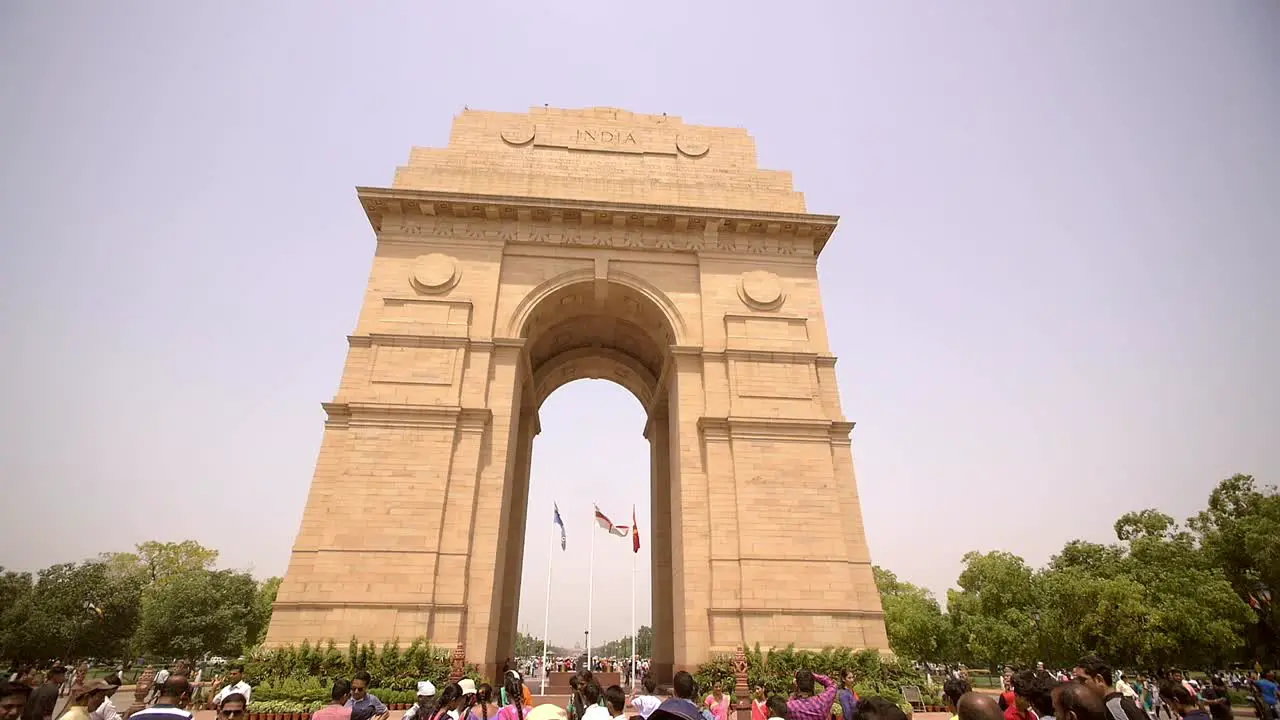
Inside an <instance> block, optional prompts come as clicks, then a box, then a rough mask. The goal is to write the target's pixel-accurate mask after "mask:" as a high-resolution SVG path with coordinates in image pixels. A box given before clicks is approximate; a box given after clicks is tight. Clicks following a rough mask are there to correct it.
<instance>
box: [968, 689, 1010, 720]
mask: <svg viewBox="0 0 1280 720" xmlns="http://www.w3.org/2000/svg"><path fill="white" fill-rule="evenodd" d="M956 717H957V718H959V720H1004V711H1003V710H1002V709H1001V708H1000V703H999V701H998V700H997V699H996V698H993V697H991V696H990V695H984V694H983V693H979V692H967V693H965V694H964V695H962V696H961V697H960V700H958V701H957V702H956Z"/></svg>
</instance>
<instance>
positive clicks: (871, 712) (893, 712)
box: [853, 697, 907, 720]
mask: <svg viewBox="0 0 1280 720" xmlns="http://www.w3.org/2000/svg"><path fill="white" fill-rule="evenodd" d="M853 717H854V720H907V714H906V713H905V712H903V711H902V708H900V707H898V705H897V703H894V702H891V701H889V700H887V699H885V698H882V697H869V698H867V699H866V700H863V701H862V702H860V703H858V711H857V712H856V713H854V716H853Z"/></svg>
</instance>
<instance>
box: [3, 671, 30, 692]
mask: <svg viewBox="0 0 1280 720" xmlns="http://www.w3.org/2000/svg"><path fill="white" fill-rule="evenodd" d="M19 676H21V673H19ZM10 695H21V696H22V697H24V698H29V697H31V688H30V687H28V686H26V685H24V684H22V683H20V682H9V681H8V680H0V698H7V697H9V696H10Z"/></svg>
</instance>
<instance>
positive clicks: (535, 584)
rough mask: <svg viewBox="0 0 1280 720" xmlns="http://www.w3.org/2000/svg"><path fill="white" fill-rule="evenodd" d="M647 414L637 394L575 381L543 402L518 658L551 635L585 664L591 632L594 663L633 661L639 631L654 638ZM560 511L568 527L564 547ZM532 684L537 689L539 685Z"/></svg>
mask: <svg viewBox="0 0 1280 720" xmlns="http://www.w3.org/2000/svg"><path fill="white" fill-rule="evenodd" d="M646 417H647V416H646V414H645V409H644V408H643V407H642V406H641V405H640V404H639V403H638V402H637V401H636V399H635V396H634V395H632V394H631V393H630V392H628V391H627V390H626V389H625V388H623V387H621V386H620V385H617V384H616V383H613V382H611V381H606V380H591V379H583V380H577V381H574V382H571V383H568V384H566V385H563V386H561V387H560V388H559V389H557V390H556V391H554V392H553V393H552V394H551V395H550V396H549V397H548V398H547V400H546V402H544V403H543V404H542V407H541V408H540V410H539V419H540V420H541V423H542V432H541V433H540V434H539V435H538V437H537V439H536V440H535V441H534V446H533V462H532V471H531V473H530V479H529V510H528V512H527V514H526V530H525V539H524V547H525V553H524V561H523V572H522V577H523V578H524V582H523V584H522V587H521V592H520V605H519V611H518V625H517V628H518V630H517V632H518V635H517V641H516V649H515V655H516V656H517V657H529V656H533V655H538V654H540V653H541V652H542V646H541V642H540V641H541V640H542V639H544V638H545V639H546V640H547V641H548V645H549V646H550V648H551V654H552V656H553V657H566V656H567V657H572V658H577V657H579V655H580V654H581V653H583V652H585V651H586V640H585V639H584V633H585V632H586V631H587V630H588V629H590V631H591V638H590V642H591V647H592V650H593V652H592V656H593V657H597V658H599V657H603V658H613V659H617V660H625V659H626V658H627V657H629V656H630V655H631V647H630V642H629V638H630V637H631V636H632V635H633V634H635V633H636V631H637V629H638V628H639V627H641V626H644V627H647V628H649V632H648V633H645V634H641V640H642V641H643V640H644V639H645V635H647V634H651V633H652V626H653V621H652V616H653V613H652V605H651V600H652V594H651V592H650V588H651V577H652V567H651V564H650V556H651V553H652V546H651V538H650V537H649V532H648V530H649V528H650V527H652V521H651V519H650V518H651V513H650V487H649V484H650V460H651V457H650V454H651V450H650V447H649V442H648V441H647V440H646V439H645V438H644V437H643V435H642V434H641V433H640V432H639V430H640V429H643V427H644V425H645V421H646ZM596 506H598V507H599V508H600V510H601V512H603V513H604V514H605V515H606V516H608V518H609V520H611V521H612V522H613V523H615V524H616V525H618V526H619V527H620V528H627V533H628V535H627V536H625V537H623V536H618V535H613V534H610V533H608V532H606V531H604V530H602V529H601V528H600V527H599V525H598V524H597V523H596V522H595V520H594V508H595V507H596ZM553 507H557V508H559V512H560V516H561V520H562V521H563V523H564V528H565V536H564V539H565V544H564V547H563V548H562V547H561V545H560V540H561V534H560V528H559V527H557V526H556V525H555V524H554V521H553V518H554V511H553ZM633 509H634V512H635V519H636V524H637V525H638V527H639V528H640V550H639V552H633V544H632V542H633V538H632V537H631V536H630V532H631V530H630V529H629V528H631V526H632V512H633ZM548 601H549V602H550V604H549V605H548ZM548 608H549V610H550V611H549V612H548ZM633 614H634V616H633ZM633 620H634V623H633ZM644 645H645V643H644V642H642V643H641V646H640V647H638V648H637V653H638V654H639V655H640V656H641V657H645V658H647V657H649V654H650V652H651V650H650V649H649V648H646V647H644ZM530 685H531V688H532V690H533V691H535V692H537V691H538V689H539V687H540V682H539V680H538V678H532V679H531V682H530Z"/></svg>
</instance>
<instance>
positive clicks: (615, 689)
mask: <svg viewBox="0 0 1280 720" xmlns="http://www.w3.org/2000/svg"><path fill="white" fill-rule="evenodd" d="M604 701H605V702H606V703H608V705H609V708H610V709H612V710H616V711H617V712H622V710H623V708H625V707H626V706H627V694H626V693H624V692H622V688H621V687H619V686H617V685H610V686H609V687H607V688H605V689H604Z"/></svg>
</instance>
